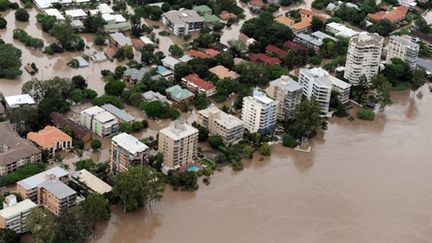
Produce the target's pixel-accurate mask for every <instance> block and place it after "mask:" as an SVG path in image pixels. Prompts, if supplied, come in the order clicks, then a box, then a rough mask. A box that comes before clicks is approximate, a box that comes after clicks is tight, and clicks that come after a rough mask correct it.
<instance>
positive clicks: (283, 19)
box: [275, 15, 295, 27]
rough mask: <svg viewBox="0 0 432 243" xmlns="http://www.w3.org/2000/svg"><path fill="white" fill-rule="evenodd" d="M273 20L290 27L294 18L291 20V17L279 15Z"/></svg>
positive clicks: (293, 22)
mask: <svg viewBox="0 0 432 243" xmlns="http://www.w3.org/2000/svg"><path fill="white" fill-rule="evenodd" d="M275 21H276V22H278V23H280V24H283V25H285V26H287V27H291V26H292V25H293V24H295V21H294V20H292V19H291V18H289V17H287V16H285V15H281V16H278V17H276V18H275Z"/></svg>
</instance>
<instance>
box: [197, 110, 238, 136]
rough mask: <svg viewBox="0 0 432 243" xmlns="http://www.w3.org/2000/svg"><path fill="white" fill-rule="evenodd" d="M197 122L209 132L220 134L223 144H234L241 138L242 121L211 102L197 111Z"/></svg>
mask: <svg viewBox="0 0 432 243" xmlns="http://www.w3.org/2000/svg"><path fill="white" fill-rule="evenodd" d="M198 124H200V125H201V126H203V127H205V128H207V129H208V131H209V133H210V134H214V135H219V136H221V137H222V139H223V141H224V143H225V144H235V143H238V142H240V140H242V139H243V132H244V125H243V121H242V120H240V119H239V118H237V117H235V116H233V115H230V114H227V113H225V112H223V111H221V110H220V109H219V108H217V107H216V106H215V105H213V104H211V105H210V106H209V107H208V108H207V109H204V110H200V111H199V112H198Z"/></svg>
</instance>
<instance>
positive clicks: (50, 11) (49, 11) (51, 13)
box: [44, 8, 65, 20]
mask: <svg viewBox="0 0 432 243" xmlns="http://www.w3.org/2000/svg"><path fill="white" fill-rule="evenodd" d="M44 12H45V13H46V14H47V15H49V16H54V17H56V18H57V20H64V19H65V17H64V16H63V14H61V13H60V11H58V9H56V8H49V9H45V10H44Z"/></svg>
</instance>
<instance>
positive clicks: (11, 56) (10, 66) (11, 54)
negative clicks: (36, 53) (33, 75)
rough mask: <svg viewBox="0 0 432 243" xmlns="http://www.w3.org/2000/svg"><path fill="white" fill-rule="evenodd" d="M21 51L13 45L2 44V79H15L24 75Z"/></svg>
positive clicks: (0, 56)
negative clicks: (21, 68)
mask: <svg viewBox="0 0 432 243" xmlns="http://www.w3.org/2000/svg"><path fill="white" fill-rule="evenodd" d="M20 67H21V50H19V49H17V48H15V47H14V46H13V45H12V44H1V43H0V78H8V79H13V78H15V77H17V76H19V75H21V74H22V71H21V70H20Z"/></svg>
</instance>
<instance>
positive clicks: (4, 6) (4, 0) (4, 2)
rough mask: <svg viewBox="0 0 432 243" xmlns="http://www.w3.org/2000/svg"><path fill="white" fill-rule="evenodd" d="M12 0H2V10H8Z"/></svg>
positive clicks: (0, 5) (0, 0)
mask: <svg viewBox="0 0 432 243" xmlns="http://www.w3.org/2000/svg"><path fill="white" fill-rule="evenodd" d="M10 5H11V2H9V0H0V11H6V10H8V9H9V7H10Z"/></svg>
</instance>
